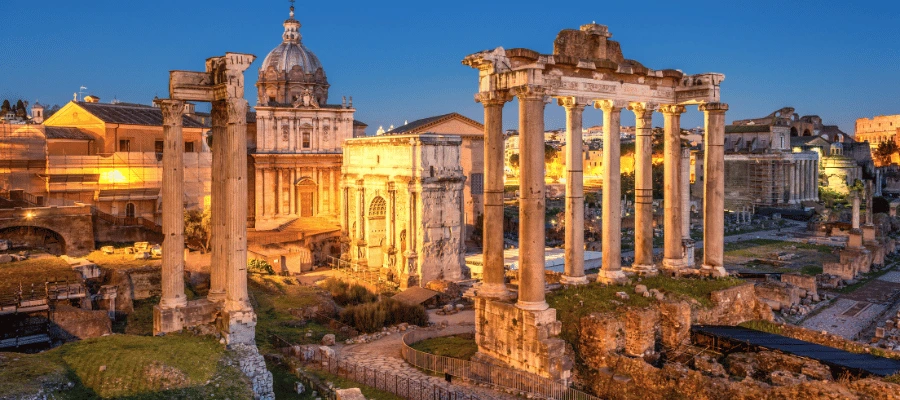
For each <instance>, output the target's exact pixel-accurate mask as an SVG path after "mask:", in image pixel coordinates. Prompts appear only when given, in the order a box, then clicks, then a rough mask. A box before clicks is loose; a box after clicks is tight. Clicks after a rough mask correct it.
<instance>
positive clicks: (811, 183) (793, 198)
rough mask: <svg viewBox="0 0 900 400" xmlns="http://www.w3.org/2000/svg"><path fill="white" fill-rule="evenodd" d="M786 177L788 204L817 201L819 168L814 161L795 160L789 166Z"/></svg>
mask: <svg viewBox="0 0 900 400" xmlns="http://www.w3.org/2000/svg"><path fill="white" fill-rule="evenodd" d="M790 169H791V173H790V175H789V177H788V180H789V181H790V182H789V185H790V191H789V203H791V204H797V203H799V202H801V201H817V200H818V199H819V188H818V181H819V167H818V162H817V161H816V160H797V161H794V162H793V163H792V164H791V165H790Z"/></svg>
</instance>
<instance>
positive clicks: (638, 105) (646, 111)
mask: <svg viewBox="0 0 900 400" xmlns="http://www.w3.org/2000/svg"><path fill="white" fill-rule="evenodd" d="M658 107H659V105H658V104H655V103H647V102H631V103H628V110H629V111H631V112H633V113H634V116H635V118H639V119H647V118H653V112H654V111H656V109H657V108H658Z"/></svg>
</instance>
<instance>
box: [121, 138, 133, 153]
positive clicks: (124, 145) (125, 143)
mask: <svg viewBox="0 0 900 400" xmlns="http://www.w3.org/2000/svg"><path fill="white" fill-rule="evenodd" d="M119 151H124V152H129V151H131V140H128V139H120V140H119Z"/></svg>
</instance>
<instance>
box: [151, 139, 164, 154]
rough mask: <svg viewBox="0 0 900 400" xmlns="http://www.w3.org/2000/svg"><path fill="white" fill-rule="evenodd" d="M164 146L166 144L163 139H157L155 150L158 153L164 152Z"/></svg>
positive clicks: (154, 145)
mask: <svg viewBox="0 0 900 400" xmlns="http://www.w3.org/2000/svg"><path fill="white" fill-rule="evenodd" d="M164 147H165V146H164V144H163V141H162V140H157V141H155V142H153V151H155V152H157V153H162V152H163V148H164Z"/></svg>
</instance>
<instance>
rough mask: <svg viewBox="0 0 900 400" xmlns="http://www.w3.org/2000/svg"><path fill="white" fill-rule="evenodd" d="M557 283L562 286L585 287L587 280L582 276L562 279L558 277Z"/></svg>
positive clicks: (565, 276)
mask: <svg viewBox="0 0 900 400" xmlns="http://www.w3.org/2000/svg"><path fill="white" fill-rule="evenodd" d="M559 283H562V284H563V285H587V284H588V278H587V276H584V275H582V276H568V275H563V276H562V277H560V279H559Z"/></svg>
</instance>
